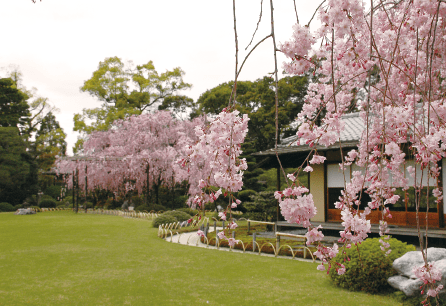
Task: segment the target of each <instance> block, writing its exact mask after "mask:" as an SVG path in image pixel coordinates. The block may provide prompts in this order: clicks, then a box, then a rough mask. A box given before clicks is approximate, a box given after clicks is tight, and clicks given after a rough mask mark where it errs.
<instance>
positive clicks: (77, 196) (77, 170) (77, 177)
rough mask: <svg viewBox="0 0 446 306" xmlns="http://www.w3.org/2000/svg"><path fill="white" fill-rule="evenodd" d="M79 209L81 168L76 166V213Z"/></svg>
mask: <svg viewBox="0 0 446 306" xmlns="http://www.w3.org/2000/svg"><path fill="white" fill-rule="evenodd" d="M78 211H79V169H77V168H76V213H78Z"/></svg>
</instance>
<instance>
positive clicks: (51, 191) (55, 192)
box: [43, 185, 67, 199]
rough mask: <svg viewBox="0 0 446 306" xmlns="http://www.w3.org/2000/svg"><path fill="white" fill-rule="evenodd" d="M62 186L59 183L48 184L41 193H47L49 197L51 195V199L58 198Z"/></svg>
mask: <svg viewBox="0 0 446 306" xmlns="http://www.w3.org/2000/svg"><path fill="white" fill-rule="evenodd" d="M61 189H62V187H61V186H59V185H51V186H48V187H47V188H46V189H45V190H44V191H43V193H44V194H46V195H49V196H50V197H52V198H53V199H57V198H60V191H61ZM65 198H67V197H65Z"/></svg>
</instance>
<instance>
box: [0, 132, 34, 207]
mask: <svg viewBox="0 0 446 306" xmlns="http://www.w3.org/2000/svg"><path fill="white" fill-rule="evenodd" d="M36 192H37V165H36V163H35V162H34V161H33V159H32V157H31V156H30V154H29V153H28V152H27V148H26V143H25V142H24V141H23V139H22V137H20V135H19V130H18V128H17V127H0V198H1V199H3V200H5V201H7V202H9V203H12V204H18V203H22V202H23V200H25V198H26V197H28V196H30V195H31V194H33V193H36Z"/></svg>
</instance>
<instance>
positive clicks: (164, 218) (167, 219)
mask: <svg viewBox="0 0 446 306" xmlns="http://www.w3.org/2000/svg"><path fill="white" fill-rule="evenodd" d="M174 222H178V221H177V219H176V218H175V217H174V216H172V215H165V214H162V215H160V216H158V217H157V218H155V220H153V222H152V225H153V227H159V226H160V225H161V224H168V223H174Z"/></svg>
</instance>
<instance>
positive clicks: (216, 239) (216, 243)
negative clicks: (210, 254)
mask: <svg viewBox="0 0 446 306" xmlns="http://www.w3.org/2000/svg"><path fill="white" fill-rule="evenodd" d="M215 246H216V247H217V249H218V248H219V244H218V230H216V231H215Z"/></svg>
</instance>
